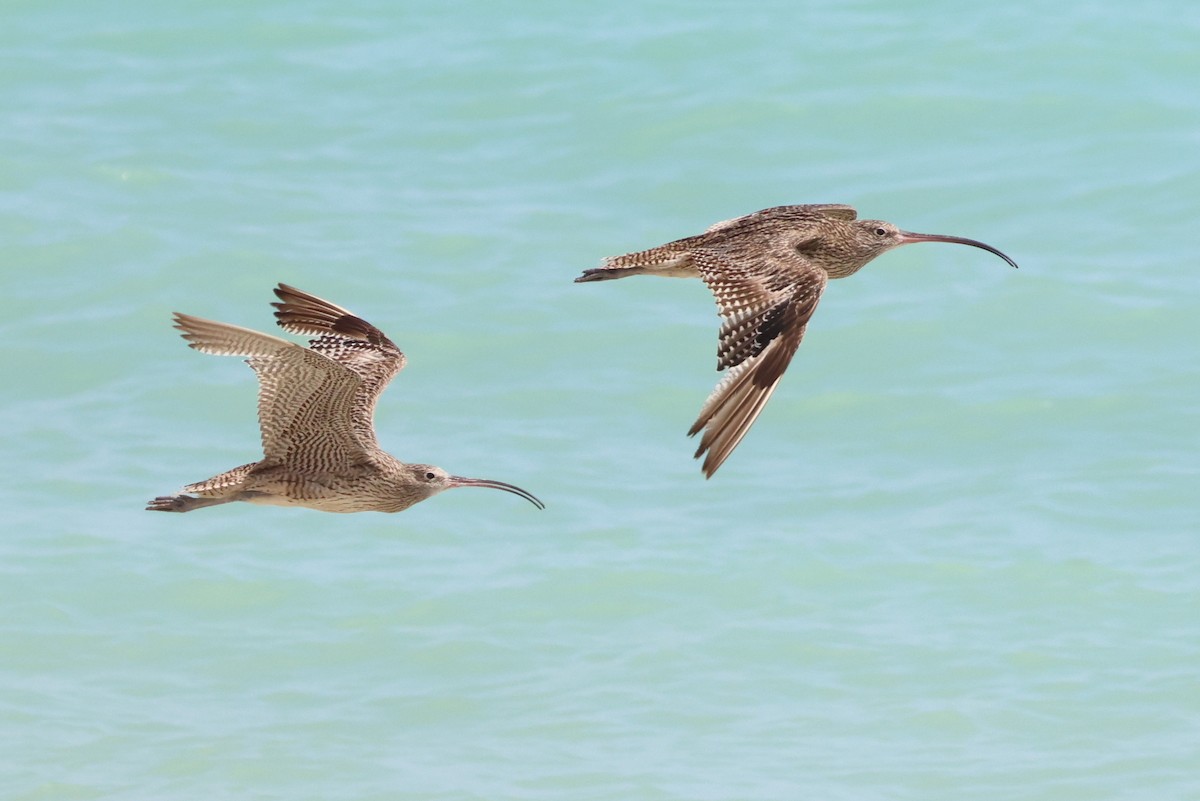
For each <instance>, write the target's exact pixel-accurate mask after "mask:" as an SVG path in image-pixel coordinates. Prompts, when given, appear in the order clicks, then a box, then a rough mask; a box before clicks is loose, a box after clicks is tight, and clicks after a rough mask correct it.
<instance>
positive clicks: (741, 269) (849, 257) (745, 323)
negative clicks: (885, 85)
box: [575, 203, 1017, 478]
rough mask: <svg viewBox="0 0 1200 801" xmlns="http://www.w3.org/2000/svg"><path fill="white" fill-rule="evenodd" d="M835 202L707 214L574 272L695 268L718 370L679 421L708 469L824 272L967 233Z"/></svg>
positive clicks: (770, 381)
mask: <svg viewBox="0 0 1200 801" xmlns="http://www.w3.org/2000/svg"><path fill="white" fill-rule="evenodd" d="M857 216H858V213H857V212H856V211H855V210H854V208H853V207H851V206H846V205H842V204H837V203H827V204H812V205H803V206H776V207H775V208H770V209H763V210H762V211H756V212H754V213H753V214H748V215H746V216H744V217H738V218H736V219H733V220H727V221H725V222H720V223H717V224H716V225H713V226H711V227H710V228H709V229H708V230H707V231H705V232H704V233H702V234H700V235H698V236H689V237H687V238H685V239H679V240H676V241H674V242H668V243H667V244H665V245H660V246H659V247H655V248H650V249H648V250H641V251H638V252H636V253H628V254H626V255H624V256H614V257H612V258H609V259H606V260H605V261H604V264H603V266H601V267H598V268H596V269H593V270H585V271H584V273H583V275H581V276H579V277H578V278H576V279H575V281H576V282H585V281H605V280H609V279H613V278H624V277H625V276H629V275H662V276H669V277H676V278H700V279H702V280H703V281H704V283H705V284H707V285H708V288H709V289H710V290H711V291H712V293H713V295H714V296H715V297H716V300H717V308H718V311H719V312H720V315H721V317H722V324H721V330H720V333H719V341H718V345H717V369H718V370H728V371H729V372H728V373H726V375H725V377H724V378H723V379H722V380H721V382H720V383H718V384H717V387H716V389H714V390H713V393H712V394H711V395H709V397H708V400H707V401H706V402H705V404H704V406H703V408H701V410H700V416H699V417H698V418H697V419H696V422H695V423H694V424H693V425H692V427H691V430H689V431H688V436H692V435H694V434H697V433H699V432H701V431H703V432H704V434H703V436H701V438H700V447H699V448H698V449H697V450H696V457H697V458H699V457H700V456H701V455H702V454H705V453H707V455H706V456H705V458H704V466H703V469H704V474H705V476H706V477H709V478H711V477H712V475H713V473H715V472H717V468H719V467H720V466H721V464H722V463H723V462H724V461H725V460H726V459H727V458H729V455H730V454H731V453H733V450H734V448H736V447H737V446H738V443H739V442H741V441H742V438H743V437H745V436H746V432H747V431H749V430H750V426H751V425H753V424H754V421H755V419H757V418H758V415H759V413H760V412H762V410H763V407H764V406H765V405H766V403H767V400H768V399H769V398H770V397H771V393H772V392H774V391H775V387H776V386H777V385H778V384H779V379H780V378H782V377H783V373H784V371H785V370H787V366H788V364H789V363H790V362H791V360H792V356H793V355H794V354H795V352H796V349H797V348H798V347H799V346H800V340H801V339H803V338H804V330H805V327H806V326H807V325H808V321H809V318H811V317H812V314H813V312H814V311H815V310H816V308H817V303H818V302H819V301H820V299H821V293H823V292H824V291H825V285H826V284H827V283H828V281H829V279H830V278H845V277H846V276H848V275H853V274H854V273H856V272H858V271H859V270H860V269H862V268H863V266H864V265H866V264H867V263H868V262H869V261H871V260H872V259H874V258H875V257H876V256H878V255H880V254H881V253H884V252H886V251H888V250H891V249H892V248H895V247H899V246H900V245H907V244H911V243H914V242H953V243H956V244H960V245H971V246H972V247H977V248H983V249H984V250H987V251H989V252H991V253H994V254H996V255H997V256H999V257H1000V258H1002V259H1004V260H1005V261H1006V262H1008V263H1009V264H1011V265H1012V266H1013V267H1016V266H1017V265H1016V262H1014V261H1013V260H1012V259H1010V258H1009V257H1008V256H1006V255H1004V254H1003V253H1001V252H1000V251H998V250H996V249H995V248H993V247H992V246H991V245H985V244H984V243H982V242H977V241H976V240H974V239H964V238H962V237H956V236H941V235H937V234H914V233H910V232H908V231H901V230H900V229H899V228H897V227H896V226H894V225H892V224H891V223H888V222H883V221H882V220H859V219H857Z"/></svg>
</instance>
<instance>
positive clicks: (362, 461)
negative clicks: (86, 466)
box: [146, 284, 545, 512]
mask: <svg viewBox="0 0 1200 801" xmlns="http://www.w3.org/2000/svg"><path fill="white" fill-rule="evenodd" d="M275 294H276V296H278V298H279V301H280V302H278V303H274V304H272V305H273V306H274V307H275V309H276V311H275V319H276V322H277V323H278V324H279V325H280V327H282V328H283V329H284V330H285V331H289V332H291V333H293V334H307V335H315V336H316V339H313V340H311V341H310V342H309V343H308V347H307V348H306V347H303V346H302V345H299V344H297V343H295V342H289V341H288V340H286V339H281V338H280V337H276V336H272V335H271V334H263V333H260V332H258V331H252V330H250V329H248V328H241V327H240V326H236V325H229V324H228V323H218V322H215V321H213V320H205V319H202V318H200V317H192V316H191V315H188V314H179V313H178V312H177V313H176V314H175V327H176V328H178V329H179V330H180V331H182V332H183V338H184V339H186V340H187V341H188V344H189V345H191V347H193V348H195V349H196V350H198V351H201V352H203V353H212V354H216V355H219V356H244V357H246V362H247V363H248V364H249V365H250V366H251V367H252V368H253V369H254V372H255V373H257V374H258V384H259V387H258V423H259V427H260V428H261V430H262V446H263V458H262V460H260V461H257V462H252V463H250V464H244V465H242V466H241V467H235V468H233V469H232V470H227V471H225V472H224V473H221V474H220V475H218V476H214V477H213V478H210V479H208V480H207V481H199V482H196V483H195V484H188V485H187V486H186V487H184V488H183V489H182V490H181V491H180V492H179V493H178V494H176V495H163V496H160V497H158V498H155V499H154V500H152V501H150V504H149V505H148V506H147V507H146V509H147V510H150V511H155V512H190V511H191V510H193V509H200V508H202V507H205V506H216V505H217V504H222V503H230V502H232V501H247V502H249V503H258V504H269V505H274V506H305V507H308V508H309V509H317V510H320V511H323V512H400V511H403V510H404V509H407V508H408V507H410V506H412V505H413V504H415V503H419V502H421V501H423V500H425V499H426V498H429V497H432V496H434V495H436V494H438V493H439V492H442V491H443V490H448V489H454V488H456V487H490V488H492V489H499V490H504V491H506V492H511V493H513V494H515V495H520V496H521V497H522V498H524V499H525V500H527V501H529V502H530V503H532V504H533V505H534V506H536V507H537V508H539V509H544V508H545V505H544V504H543V503H542V502H541V501H540V500H538V499H537V498H536V497H534V496H533V495H532V494H530V493H529V492H526V491H525V490H523V489H521V488H520V487H515V486H513V485H512V484H505V483H504V482H502V481H490V480H487V479H482V478H463V477H461V476H452V475H450V474H449V473H447V472H446V471H445V470H443V469H442V468H440V467H434V466H433V465H428V464H406V463H404V462H401V461H399V460H398V459H396V458H394V457H392V456H391V455H390V454H388V453H386V452H385V451H384V450H383V449H382V448H380V447H379V443H378V442H377V441H376V439H375V424H374V415H375V402H376V401H377V400H378V399H379V396H380V394H381V393H382V392H383V390H384V388H385V387H386V386H387V385H388V382H389V381H391V380H392V378H393V376H395V375H396V373H398V372H400V369H401V368H402V367H404V364H405V361H406V360H405V358H404V354H403V353H401V352H400V349H399V348H397V347H396V345H395V343H393V342H392V341H391V340H390V339H388V338H387V336H385V335H384V333H383V332H382V331H380V330H379V329H378V328H376V327H375V326H373V325H371V324H370V323H368V322H367V321H366V320H364V319H362V318H361V317H357V316H355V315H354V314H353V313H351V312H349V311H347V310H346V309H343V308H341V307H340V306H335V305H333V304H332V303H330V302H329V301H326V300H322V299H320V298H318V297H316V296H315V295H309V294H307V293H305V292H301V291H300V290H298V289H295V288H294V287H290V286H288V285H287V284H280V285H279V286H278V287H277V288H276V289H275Z"/></svg>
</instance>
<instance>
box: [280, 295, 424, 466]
mask: <svg viewBox="0 0 1200 801" xmlns="http://www.w3.org/2000/svg"><path fill="white" fill-rule="evenodd" d="M275 294H276V296H277V297H278V298H279V302H278V303H273V304H272V305H273V306H274V307H275V309H276V311H275V320H276V322H277V323H278V324H279V325H280V327H282V328H283V329H284V330H285V331H290V332H292V333H294V334H316V335H317V338H316V339H313V340H312V341H311V342H309V345H308V347H309V349H310V350H312V351H313V352H315V353H318V354H321V355H322V356H324V357H327V358H328V359H330V360H331V361H333V362H335V363H336V364H338V365H340V366H341V367H344V368H345V369H347V370H349V371H350V372H351V373H353V374H354V375H356V376H358V378H359V382H358V384H357V386H356V388H355V391H354V394H353V397H352V398H351V401H350V409H349V413H350V420H351V426H352V430H353V433H354V436H355V437H356V438H357V439H358V441H359V442H360V443H362V446H363V447H364V448H368V449H369V448H375V447H378V443H377V441H376V439H375V422H374V418H375V403H376V402H377V401H378V400H379V396H380V395H381V394H382V393H383V390H384V389H385V388H386V387H387V385H388V383H389V382H390V381H391V380H392V378H393V377H394V376H395V375H396V373H398V372H400V370H401V369H402V368H403V367H404V364H405V362H406V361H407V360H406V359H405V357H404V354H403V353H401V352H400V349H399V348H398V347H396V344H395V343H394V342H392V341H391V340H390V339H388V338H387V336H386V335H384V333H383V332H382V331H380V330H379V329H378V328H376V327H375V326H373V325H371V324H370V323H368V322H367V321H366V320H364V319H362V318H361V317H358V316H356V315H355V314H354V313H353V312H350V311H348V310H346V309H343V308H342V307H340V306H335V305H334V304H332V303H330V302H329V301H327V300H322V299H321V298H318V297H317V296H316V295H310V294H308V293H307V292H301V291H300V290H299V289H296V288H295V287H292V286H288V285H287V284H280V285H279V286H278V287H276V288H275Z"/></svg>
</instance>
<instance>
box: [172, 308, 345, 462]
mask: <svg viewBox="0 0 1200 801" xmlns="http://www.w3.org/2000/svg"><path fill="white" fill-rule="evenodd" d="M175 327H176V328H178V329H179V330H180V331H182V332H183V338H184V339H186V340H187V341H188V343H189V344H190V345H191V346H192V347H193V348H195V349H196V350H198V351H201V352H202V353H212V354H216V355H218V356H244V357H246V362H247V363H248V364H249V365H250V366H251V367H252V368H254V372H255V373H256V374H257V375H258V423H259V427H260V428H261V430H262V444H263V454H264V456H265V459H266V461H268V462H275V463H279V464H293V465H295V464H299V465H304V466H306V467H310V468H316V467H337V466H339V465H343V464H348V463H354V462H358V461H361V460H362V457H363V455H364V447H363V443H362V442H361V441H360V439H359V438H358V437H357V436H356V435H355V431H354V428H353V424H352V420H351V409H352V407H353V403H354V399H355V398H356V396H357V395H358V393H359V392H360V387H361V385H362V379H361V378H360V377H359V375H358V374H357V373H355V372H354V371H353V370H350V369H348V368H346V367H344V366H343V365H341V364H338V363H337V362H335V361H333V360H332V359H330V358H329V357H328V356H325V355H324V354H322V353H319V352H317V351H314V350H310V349H308V348H305V347H302V346H300V345H297V344H296V343H295V342H288V341H287V340H286V339H281V338H279V337H276V336H272V335H271V334H264V333H261V332H259V331H252V330H251V329H249V328H242V327H241V326H236V325H230V324H228V323H219V322H216V321H215V320H205V319H203V318H201V317H193V316H191V315H190V314H180V313H176V314H175Z"/></svg>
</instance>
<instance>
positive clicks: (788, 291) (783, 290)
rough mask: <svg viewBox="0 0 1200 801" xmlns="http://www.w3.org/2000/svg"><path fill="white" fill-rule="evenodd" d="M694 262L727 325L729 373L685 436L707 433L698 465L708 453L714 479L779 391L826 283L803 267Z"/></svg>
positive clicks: (724, 350)
mask: <svg viewBox="0 0 1200 801" xmlns="http://www.w3.org/2000/svg"><path fill="white" fill-rule="evenodd" d="M692 258H693V260H694V261H695V263H696V266H697V267H698V269H699V271H700V277H701V278H702V279H704V282H705V283H706V284H707V285H708V287H709V289H710V290H712V293H713V295H714V296H716V300H717V307H718V309H719V311H720V314H721V317H722V318H723V320H724V322H723V323H722V325H721V330H720V334H719V340H718V345H717V369H718V370H725V369H728V370H729V372H728V373H727V374H726V375H725V377H724V378H723V379H722V380H721V382H720V383H719V384H717V386H716V389H714V390H713V392H712V394H711V395H709V397H708V400H707V401H706V402H705V404H704V407H703V408H702V409H701V410H700V416H699V417H697V418H696V422H695V423H693V424H692V427H691V429H690V430H689V431H688V436H692V435H695V434H697V433H699V432H700V431H703V432H704V434H703V436H701V438H700V446H699V448H697V450H696V457H697V458H699V457H700V456H701V454H705V453H707V455H706V456H705V458H704V465H703V469H704V474H705V476H706V477H709V478H711V477H712V475H713V473H715V472H716V471H717V468H719V467H720V466H721V464H722V463H723V462H724V461H725V460H726V459H727V458H728V457H729V454H731V453H733V450H734V448H736V447H737V446H738V443H740V442H741V441H742V438H743V437H745V436H746V432H748V431H749V430H750V426H752V425H753V424H754V421H755V420H756V419H758V415H759V414H760V413H761V412H762V410H763V407H764V406H766V403H767V401H768V400H769V399H770V397H771V393H773V392H774V391H775V387H776V386H777V385H778V384H779V379H781V378H782V377H783V373H784V371H785V370H787V367H788V364H790V363H791V361H792V356H793V355H794V354H795V353H796V349H797V348H798V347H800V340H801V339H803V338H804V330H805V327H806V326H807V325H808V321H809V318H811V317H812V314H813V312H814V311H815V310H816V308H817V303H818V301H820V299H821V293H822V292H824V291H825V284H826V282H827V280H828V279H827V277H826V275H825V272H824V270H821V269H820V268H818V267H814V266H810V265H806V264H802V263H793V264H792V265H788V267H787V268H782V267H781V268H779V269H763V267H762V265H760V264H757V263H750V264H746V263H740V262H734V261H733V260H731V259H730V258H729V257H728V256H727V255H726V254H723V253H720V252H717V251H713V250H695V251H693V253H692Z"/></svg>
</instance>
